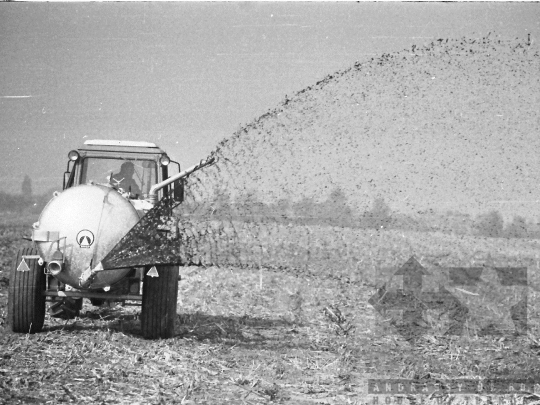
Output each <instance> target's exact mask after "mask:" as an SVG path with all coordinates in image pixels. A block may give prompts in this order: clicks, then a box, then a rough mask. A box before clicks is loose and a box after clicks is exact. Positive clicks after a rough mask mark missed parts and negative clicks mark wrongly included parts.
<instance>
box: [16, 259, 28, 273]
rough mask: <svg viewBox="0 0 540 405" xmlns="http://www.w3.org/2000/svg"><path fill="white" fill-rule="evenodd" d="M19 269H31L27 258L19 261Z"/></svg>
mask: <svg viewBox="0 0 540 405" xmlns="http://www.w3.org/2000/svg"><path fill="white" fill-rule="evenodd" d="M17 271H30V267H28V265H27V264H26V260H24V257H23V259H22V260H21V262H20V263H19V266H18V267H17Z"/></svg>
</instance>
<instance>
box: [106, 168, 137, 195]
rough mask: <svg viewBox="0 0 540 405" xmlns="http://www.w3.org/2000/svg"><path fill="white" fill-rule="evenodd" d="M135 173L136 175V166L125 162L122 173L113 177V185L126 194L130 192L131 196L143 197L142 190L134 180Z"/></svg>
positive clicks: (121, 169)
mask: <svg viewBox="0 0 540 405" xmlns="http://www.w3.org/2000/svg"><path fill="white" fill-rule="evenodd" d="M133 173H135V166H134V165H133V163H131V162H124V163H122V166H120V172H119V173H117V174H114V175H112V177H111V183H113V185H114V186H115V187H117V188H121V189H122V190H124V191H125V192H129V193H130V196H131V195H135V197H137V198H138V197H139V196H140V195H141V189H140V188H139V185H138V184H137V182H136V181H135V179H133Z"/></svg>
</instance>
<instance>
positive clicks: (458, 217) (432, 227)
mask: <svg viewBox="0 0 540 405" xmlns="http://www.w3.org/2000/svg"><path fill="white" fill-rule="evenodd" d="M51 198H52V191H48V192H46V193H44V194H41V195H34V194H33V192H32V180H31V179H30V177H29V176H25V177H24V180H23V182H22V185H21V193H20V194H9V193H5V192H2V191H0V211H9V212H16V213H21V212H23V211H29V210H30V211H33V212H36V213H39V212H41V210H42V209H43V207H45V205H46V204H47V202H48V201H49V200H50V199H51ZM186 204H187V202H186ZM197 205H198V206H197V209H196V211H197V212H198V213H200V214H203V215H205V216H212V217H214V218H216V219H220V218H221V219H232V220H236V221H245V222H268V221H272V222H279V223H284V224H287V225H288V224H294V225H324V226H338V227H348V228H359V229H376V230H381V229H400V230H407V231H417V232H446V233H455V234H462V235H477V236H484V237H492V238H501V237H506V238H535V239H540V224H538V223H531V222H528V221H527V220H526V218H524V217H522V216H514V218H513V219H512V222H510V223H506V224H505V222H504V219H503V216H502V215H501V213H500V212H498V211H491V212H489V213H486V214H482V215H479V216H477V217H472V216H471V215H469V214H464V213H460V212H456V211H447V212H446V213H436V212H435V211H427V212H419V213H418V214H417V215H415V216H411V215H406V214H403V213H399V212H393V211H392V210H391V208H390V207H389V205H388V204H387V203H386V202H385V200H384V199H383V198H376V199H375V200H374V201H373V202H372V205H371V208H370V209H368V210H366V211H364V212H356V211H355V210H353V209H352V208H351V207H350V206H349V203H348V201H347V196H346V195H345V193H344V192H343V190H341V189H340V188H339V187H336V188H334V189H333V190H332V192H331V193H330V195H329V197H328V198H327V199H326V200H324V201H322V202H316V201H314V200H313V199H312V198H308V197H304V198H302V199H301V200H299V201H291V200H289V199H285V198H282V199H280V200H278V201H277V202H275V203H270V204H269V203H264V202H262V201H260V200H259V198H258V197H257V193H256V192H255V191H253V190H251V191H247V192H246V193H244V194H242V195H240V196H238V197H237V198H235V199H234V201H233V200H232V198H231V197H230V195H229V194H228V193H227V191H225V190H222V189H218V190H214V193H213V197H212V198H211V199H210V200H204V201H202V202H197Z"/></svg>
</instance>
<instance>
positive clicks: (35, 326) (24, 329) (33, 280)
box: [8, 248, 45, 333]
mask: <svg viewBox="0 0 540 405" xmlns="http://www.w3.org/2000/svg"><path fill="white" fill-rule="evenodd" d="M36 255H39V253H38V251H37V249H34V248H22V249H19V251H18V252H17V254H16V256H15V260H14V261H13V264H12V267H11V274H10V277H9V299H8V322H9V323H11V329H12V330H13V332H19V333H36V332H39V331H41V329H42V328H43V323H44V322H45V294H44V293H45V273H44V271H43V266H40V265H39V263H38V260H37V259H24V261H23V256H36Z"/></svg>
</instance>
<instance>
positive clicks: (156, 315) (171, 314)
mask: <svg viewBox="0 0 540 405" xmlns="http://www.w3.org/2000/svg"><path fill="white" fill-rule="evenodd" d="M156 269H157V272H158V277H151V276H149V275H148V271H149V270H150V269H149V268H146V269H145V274H144V280H143V296H142V310H141V330H142V335H143V337H144V338H145V339H160V338H161V339H168V338H171V337H173V336H174V327H175V323H176V317H177V316H176V304H177V300H178V266H156Z"/></svg>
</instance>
